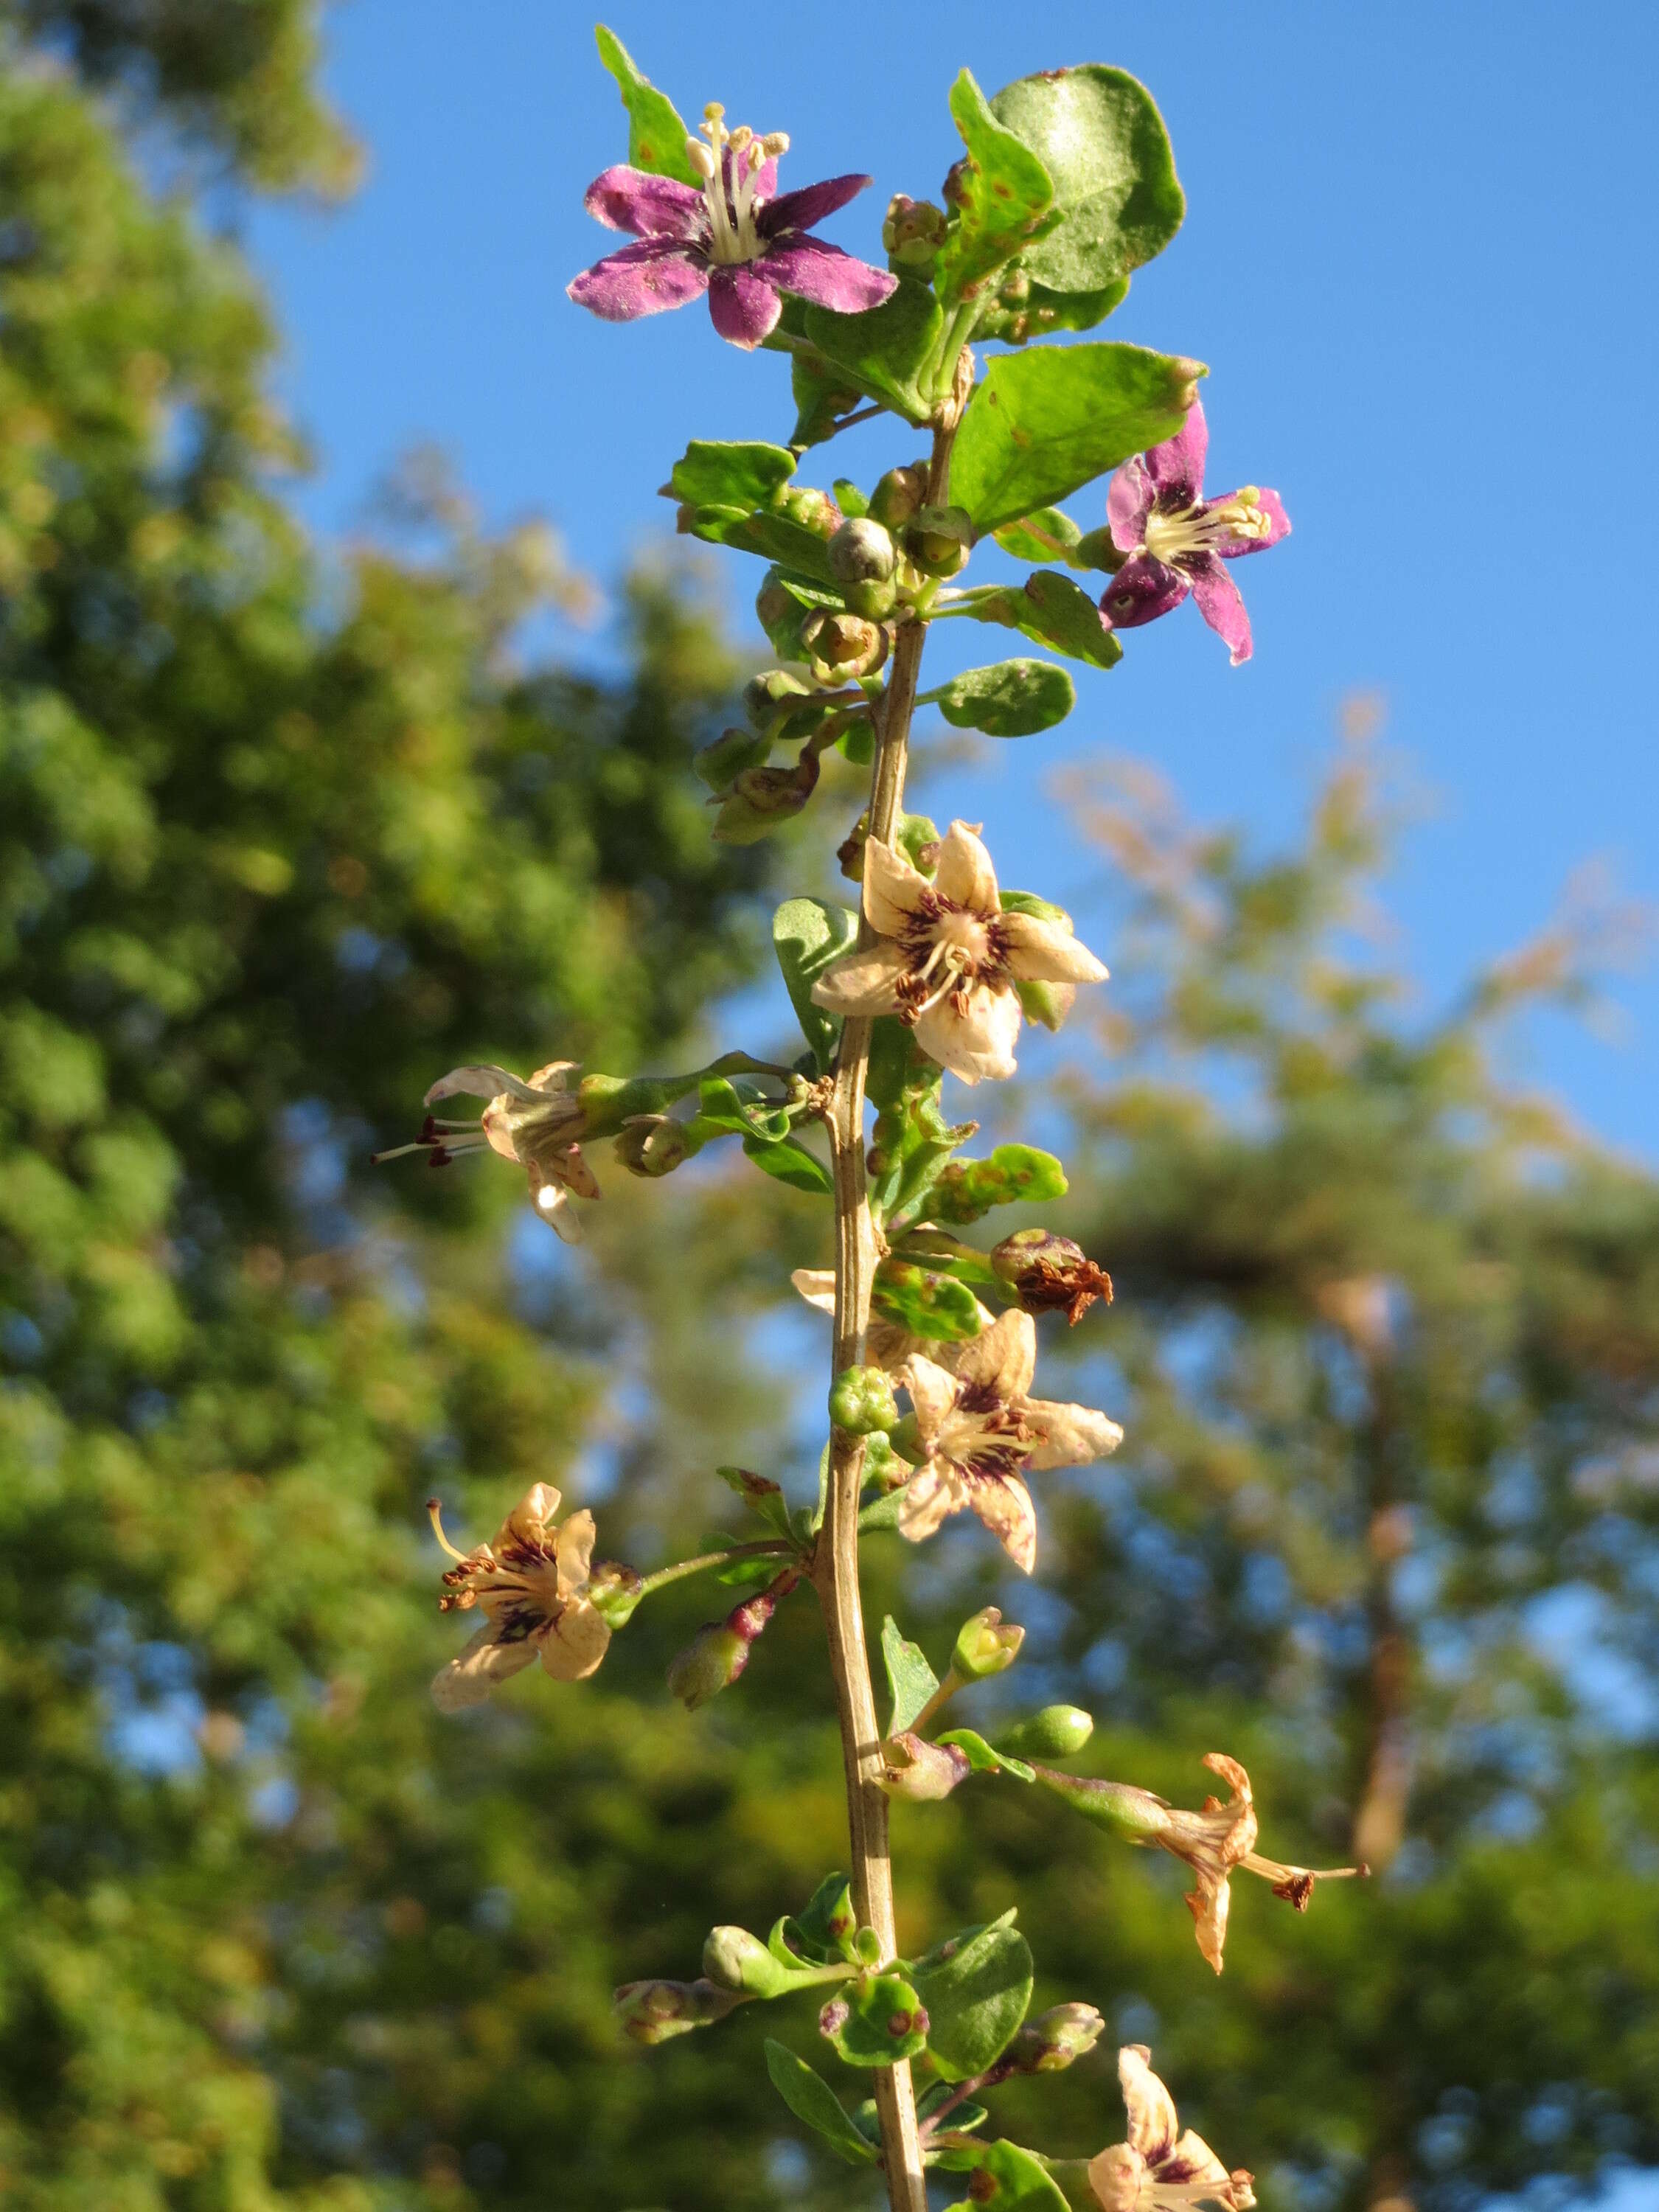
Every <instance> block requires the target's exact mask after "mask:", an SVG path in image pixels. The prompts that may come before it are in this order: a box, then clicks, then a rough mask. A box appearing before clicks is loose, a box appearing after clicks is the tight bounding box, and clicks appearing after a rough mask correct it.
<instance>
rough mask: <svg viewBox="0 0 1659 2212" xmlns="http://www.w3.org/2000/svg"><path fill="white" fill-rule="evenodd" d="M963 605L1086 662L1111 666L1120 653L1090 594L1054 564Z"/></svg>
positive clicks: (985, 619)
mask: <svg viewBox="0 0 1659 2212" xmlns="http://www.w3.org/2000/svg"><path fill="white" fill-rule="evenodd" d="M966 611H967V612H968V613H969V614H971V615H972V616H973V617H975V620H976V621H978V622H994V623H1001V624H1003V626H1004V627H1005V628H1006V629H1017V630H1018V631H1020V632H1021V633H1022V634H1023V635H1024V636H1026V637H1029V638H1032V639H1034V640H1035V641H1036V643H1037V644H1039V645H1048V646H1052V647H1054V651H1055V652H1056V653H1069V654H1070V655H1071V657H1072V659H1073V660H1083V661H1086V662H1087V663H1088V664H1089V665H1090V667H1091V668H1115V667H1116V666H1117V664H1118V662H1119V661H1120V660H1121V659H1122V658H1123V647H1121V645H1120V644H1119V643H1118V641H1117V638H1116V636H1115V634H1114V633H1113V632H1112V631H1111V630H1109V629H1107V627H1106V625H1105V623H1103V621H1102V620H1101V616H1100V609H1099V607H1098V606H1097V605H1096V604H1095V602H1094V600H1093V599H1091V598H1090V596H1089V594H1088V592H1085V590H1083V588H1082V587H1081V586H1080V585H1078V584H1076V583H1074V582H1073V580H1072V579H1071V577H1069V576H1062V575H1061V574H1060V572H1059V571H1058V570H1057V569H1054V568H1039V569H1038V570H1037V572H1036V574H1035V575H1033V576H1029V577H1027V579H1026V580H1025V584H1024V589H1023V590H1014V589H1011V588H1009V587H1008V586H1000V587H999V588H998V589H997V590H995V591H991V592H986V593H985V594H984V595H983V596H982V597H981V598H979V599H975V600H973V601H972V602H971V603H969V605H968V607H967V609H966Z"/></svg>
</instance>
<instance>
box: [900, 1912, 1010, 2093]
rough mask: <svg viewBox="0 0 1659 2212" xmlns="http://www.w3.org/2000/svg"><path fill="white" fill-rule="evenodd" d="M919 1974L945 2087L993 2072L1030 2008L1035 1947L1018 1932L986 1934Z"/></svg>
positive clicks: (930, 2045) (999, 1929)
mask: <svg viewBox="0 0 1659 2212" xmlns="http://www.w3.org/2000/svg"><path fill="white" fill-rule="evenodd" d="M941 1948H943V1949H945V1950H950V1956H949V1957H948V1958H945V1957H939V1956H938V1955H937V1954H935V1956H934V1957H933V1959H932V1960H929V1961H928V1962H927V1963H926V1964H924V1965H921V1966H917V1967H916V1969H915V1981H916V1990H917V1994H918V1995H919V1996H920V1997H921V2002H922V2003H923V2004H924V2005H925V2006H926V2007H927V2019H928V2029H927V2049H928V2051H929V2053H930V2054H931V2056H932V2057H933V2063H934V2064H935V2065H936V2066H937V2067H938V2068H939V2072H940V2073H941V2074H942V2075H944V2076H945V2080H946V2081H966V2080H968V2078H969V2075H975V2074H982V2073H984V2071H985V2069H987V2067H988V2066H994V2064H995V2063H996V2062H997V2060H998V2059H999V2058H1000V2057H1001V2055H1002V2053H1003V2051H1005V2050H1006V2048H1007V2046H1008V2045H1009V2044H1010V2043H1011V2042H1012V2040H1013V2038H1014V2036H1015V2035H1016V2034H1017V2033H1018V2029H1019V2025H1020V2022H1021V2021H1023V2020H1024V2017H1025V2014H1026V2008H1028V2006H1029V2005H1030V2002H1031V1977H1032V1967H1031V1947H1030V1944H1029V1943H1027V1942H1026V1941H1025V1938H1024V1936H1022V1935H1021V1934H1020V1932H1019V1930H1018V1928H1008V1927H1004V1926H1001V1925H997V1926H993V1927H990V1928H986V1929H981V1931H980V1933H979V1934H978V1935H977V1936H974V1937H972V1938H971V1939H970V1940H969V1942H964V1943H962V1944H960V1945H958V1946H957V1948H955V1949H953V1950H952V1949H951V1947H950V1946H949V1945H945V1946H942V1947H941Z"/></svg>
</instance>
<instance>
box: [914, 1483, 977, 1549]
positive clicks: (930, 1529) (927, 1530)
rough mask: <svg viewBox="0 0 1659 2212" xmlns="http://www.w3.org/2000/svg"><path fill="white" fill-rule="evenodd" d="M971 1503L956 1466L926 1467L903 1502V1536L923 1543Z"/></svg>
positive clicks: (916, 1542)
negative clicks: (952, 1516) (954, 1514)
mask: <svg viewBox="0 0 1659 2212" xmlns="http://www.w3.org/2000/svg"><path fill="white" fill-rule="evenodd" d="M967 1503H968V1491H967V1486H966V1485H965V1484H964V1483H963V1480H962V1477H961V1475H960V1474H959V1473H958V1472H957V1469H956V1468H954V1467H951V1466H950V1465H948V1464H947V1465H945V1466H942V1467H924V1468H922V1469H921V1473H920V1474H916V1475H914V1476H912V1478H911V1480H910V1481H909V1483H908V1485H907V1486H906V1487H905V1490H904V1492H903V1494H902V1497H901V1498H900V1499H899V1509H898V1531H899V1534H900V1535H901V1536H906V1537H908V1539H909V1541H911V1543H913V1544H920V1543H922V1542H924V1541H926V1539H927V1537H929V1536H931V1535H933V1534H934V1533H935V1532H936V1530H938V1529H939V1528H940V1527H941V1526H942V1525H943V1523H944V1522H946V1521H948V1520H949V1519H950V1517H951V1515H952V1514H953V1513H960V1512H961V1510H962V1509H963V1506H964V1505H966V1504H967Z"/></svg>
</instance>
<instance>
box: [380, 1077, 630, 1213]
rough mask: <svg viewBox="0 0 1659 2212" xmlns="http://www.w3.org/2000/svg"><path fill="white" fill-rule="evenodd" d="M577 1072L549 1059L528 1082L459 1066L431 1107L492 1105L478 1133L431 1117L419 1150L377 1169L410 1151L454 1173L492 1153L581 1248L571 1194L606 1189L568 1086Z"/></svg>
mask: <svg viewBox="0 0 1659 2212" xmlns="http://www.w3.org/2000/svg"><path fill="white" fill-rule="evenodd" d="M575 1065H576V1063H575V1062H574V1060H549V1062H548V1064H547V1066H545V1067H538V1069H537V1070H536V1073H534V1074H533V1075H532V1077H531V1079H530V1080H529V1081H528V1082H527V1083H526V1081H525V1080H524V1079H523V1078H522V1077H521V1076H517V1075H514V1074H513V1072H512V1071H511V1069H510V1068H505V1067H495V1066H490V1065H489V1064H485V1065H483V1066H471V1067H452V1068H451V1069H450V1071H449V1073H448V1074H447V1075H444V1076H441V1077H440V1078H439V1079H438V1080H437V1082H435V1084H434V1085H433V1086H432V1088H431V1090H430V1091H428V1092H427V1094H426V1098H425V1101H424V1103H425V1104H426V1105H427V1106H428V1108H429V1107H432V1106H435V1105H436V1104H437V1103H438V1102H439V1100H440V1099H442V1098H453V1097H455V1096H456V1094H457V1093H458V1092H459V1093H464V1094H465V1095H466V1096H467V1097H472V1098H487V1099H488V1100H489V1104H488V1105H487V1106H486V1107H485V1108H484V1110H483V1114H482V1115H481V1116H480V1117H479V1120H478V1121H477V1124H476V1126H475V1124H474V1123H472V1122H471V1121H439V1120H437V1119H435V1117H434V1116H433V1115H431V1114H430V1113H428V1115H427V1118H426V1120H425V1121H424V1122H423V1123H422V1128H421V1133H420V1135H419V1136H418V1137H417V1138H416V1139H415V1141H414V1143H413V1144H412V1145H395V1146H393V1147H392V1150H391V1151H390V1152H376V1153H375V1155H374V1163H375V1164H376V1165H377V1166H378V1165H379V1164H380V1162H382V1161H383V1160H395V1159H400V1158H402V1157H403V1156H404V1153H406V1152H424V1153H425V1154H426V1155H427V1158H428V1161H429V1162H430V1164H432V1166H434V1167H435V1168H441V1167H447V1166H448V1164H449V1163H450V1162H451V1161H452V1160H453V1159H459V1158H460V1156H461V1155H462V1154H463V1153H465V1152H482V1151H483V1149H484V1148H485V1146H488V1147H489V1150H490V1151H491V1152H499V1153H500V1154H501V1158H503V1159H504V1160H514V1161H516V1162H517V1163H518V1164H519V1165H520V1167H521V1168H523V1169H524V1170H525V1172H526V1175H527V1176H529V1178H530V1196H531V1199H532V1202H533V1204H534V1206H535V1208H536V1211H537V1212H538V1213H539V1214H540V1216H541V1217H542V1219H543V1220H544V1221H545V1222H546V1223H547V1224H548V1225H549V1226H550V1228H552V1229H554V1230H556V1231H557V1233H558V1234H559V1236H561V1237H562V1238H563V1239H564V1241H565V1243H567V1244H579V1243H580V1242H581V1234H582V1231H581V1224H580V1221H579V1220H578V1219H577V1218H576V1215H575V1212H574V1210H573V1209H572V1207H571V1205H570V1202H569V1201H570V1193H571V1192H572V1191H574V1192H575V1194H576V1195H577V1196H578V1197H579V1198H597V1197H598V1196H599V1184H598V1183H597V1182H595V1181H594V1180H593V1171H592V1169H591V1168H590V1167H589V1166H588V1164H587V1163H586V1160H585V1159H583V1158H582V1155H581V1146H580V1143H579V1142H578V1141H577V1140H578V1139H580V1138H581V1137H583V1136H585V1135H586V1133H587V1120H586V1114H585V1112H584V1109H583V1107H582V1103H581V1101H580V1098H579V1097H577V1096H576V1092H575V1090H574V1087H573V1086H572V1085H570V1083H569V1081H568V1078H569V1076H570V1073H571V1071H572V1070H573V1069H574V1066H575Z"/></svg>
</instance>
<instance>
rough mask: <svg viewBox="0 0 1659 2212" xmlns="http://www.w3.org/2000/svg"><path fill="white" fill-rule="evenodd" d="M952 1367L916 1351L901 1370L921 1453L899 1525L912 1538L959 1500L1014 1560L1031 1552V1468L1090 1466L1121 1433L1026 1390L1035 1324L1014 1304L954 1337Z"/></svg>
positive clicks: (928, 1531) (1091, 1413)
mask: <svg viewBox="0 0 1659 2212" xmlns="http://www.w3.org/2000/svg"><path fill="white" fill-rule="evenodd" d="M953 1349H954V1355H955V1356H954V1359H953V1362H952V1365H953V1367H954V1370H955V1371H954V1372H951V1371H950V1370H946V1369H945V1368H943V1367H941V1366H940V1365H939V1364H938V1363H937V1361H935V1360H933V1359H929V1358H927V1357H926V1356H925V1355H924V1354H922V1353H921V1352H917V1353H915V1355H914V1356H913V1357H912V1358H911V1359H910V1360H909V1362H908V1365H907V1366H906V1368H905V1370H904V1383H905V1387H906V1388H907V1389H908V1391H909V1393H910V1402H911V1404H912V1406H913V1407H915V1417H916V1427H917V1430H918V1431H919V1433H920V1435H921V1443H922V1449H923V1450H924V1452H925V1453H926V1455H927V1457H926V1459H925V1461H924V1462H923V1464H922V1466H921V1468H919V1469H918V1471H917V1473H916V1474H915V1475H914V1476H913V1478H912V1479H911V1480H910V1482H909V1483H908V1486H906V1488H905V1491H904V1493H903V1497H902V1500H901V1503H900V1505H899V1520H898V1525H899V1530H900V1533H901V1534H902V1535H905V1536H908V1538H909V1539H910V1541H912V1542H913V1543H920V1542H921V1541H922V1539H923V1538H924V1537H927V1536H931V1535H932V1534H933V1532H934V1530H935V1529H936V1528H939V1525H940V1523H941V1522H944V1521H945V1520H947V1519H948V1518H949V1516H951V1514H953V1513H960V1512H962V1511H963V1510H964V1509H967V1510H971V1511H972V1512H975V1513H976V1514H977V1515H978V1516H979V1517H980V1519H981V1521H982V1522H984V1523H985V1525H986V1527H987V1528H988V1529H989V1530H990V1531H991V1534H993V1535H994V1537H995V1538H996V1539H997V1541H998V1542H999V1543H1000V1545H1001V1546H1002V1547H1003V1549H1004V1550H1005V1551H1006V1553H1007V1554H1008V1556H1009V1558H1010V1559H1012V1561H1013V1562H1014V1565H1016V1566H1017V1567H1023V1568H1024V1571H1025V1572H1026V1573H1027V1574H1030V1571H1031V1569H1032V1567H1033V1566H1034V1565H1035V1564H1036V1514H1035V1513H1034V1512H1033V1510H1032V1507H1031V1493H1030V1491H1029V1490H1027V1488H1026V1487H1025V1484H1024V1480H1023V1476H1024V1470H1025V1469H1027V1468H1048V1467H1086V1466H1088V1465H1089V1464H1090V1462H1091V1461H1094V1460H1097V1459H1104V1458H1105V1456H1106V1455H1107V1454H1108V1453H1109V1452H1114V1451H1115V1450H1116V1449H1117V1448H1118V1446H1119V1444H1121V1443H1122V1441H1123V1431H1122V1430H1121V1428H1119V1426H1118V1425H1117V1423H1116V1422H1115V1421H1109V1420H1108V1419H1107V1418H1106V1416H1105V1414H1104V1413H1096V1412H1095V1410H1094V1409H1093V1407H1089V1406H1064V1405H1056V1404H1052V1403H1050V1402H1049V1401H1047V1400H1045V1399H1041V1398H1032V1397H1030V1396H1028V1395H1026V1394H1027V1393H1028V1391H1029V1390H1030V1387H1031V1381H1032V1377H1033V1376H1034V1375H1035V1373H1036V1324H1035V1323H1034V1322H1033V1321H1032V1319H1031V1316H1030V1314H1028V1313H1023V1312H1020V1311H1019V1310H1018V1309H1015V1310H1011V1311H1010V1312H1008V1313H1005V1314H1003V1315H1002V1316H1000V1319H998V1320H997V1321H995V1322H993V1323H992V1324H991V1326H990V1328H987V1329H984V1330H982V1331H981V1334H979V1335H978V1336H975V1337H970V1338H969V1340H968V1341H967V1342H966V1343H965V1344H960V1345H957V1346H955V1347H953Z"/></svg>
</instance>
